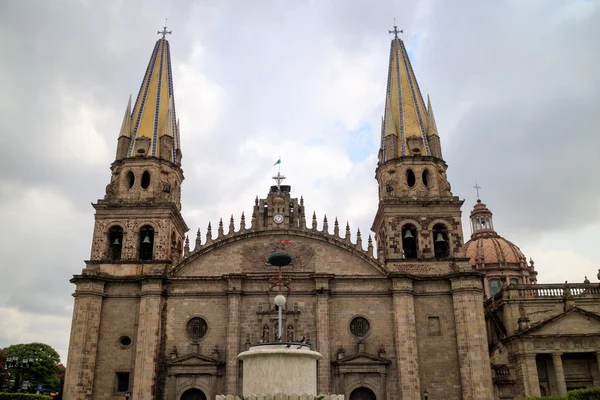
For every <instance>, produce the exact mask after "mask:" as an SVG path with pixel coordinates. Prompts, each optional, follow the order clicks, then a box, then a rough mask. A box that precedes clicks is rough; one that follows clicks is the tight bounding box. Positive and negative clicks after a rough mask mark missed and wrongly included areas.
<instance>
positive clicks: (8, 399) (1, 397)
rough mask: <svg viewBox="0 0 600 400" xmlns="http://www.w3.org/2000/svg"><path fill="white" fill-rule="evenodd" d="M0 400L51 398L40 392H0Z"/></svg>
mask: <svg viewBox="0 0 600 400" xmlns="http://www.w3.org/2000/svg"><path fill="white" fill-rule="evenodd" d="M0 400H52V397H50V396H42V395H41V394H29V393H2V392H0Z"/></svg>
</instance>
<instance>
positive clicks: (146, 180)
mask: <svg viewBox="0 0 600 400" xmlns="http://www.w3.org/2000/svg"><path fill="white" fill-rule="evenodd" d="M148 186H150V172H148V171H144V173H143V174H142V189H148Z"/></svg>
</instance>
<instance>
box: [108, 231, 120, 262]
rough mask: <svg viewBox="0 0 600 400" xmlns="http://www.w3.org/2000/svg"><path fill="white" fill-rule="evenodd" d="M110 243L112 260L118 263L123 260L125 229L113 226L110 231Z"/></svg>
mask: <svg viewBox="0 0 600 400" xmlns="http://www.w3.org/2000/svg"><path fill="white" fill-rule="evenodd" d="M108 243H109V254H110V259H111V260H113V261H118V260H120V259H121V250H122V249H123V228H121V227H120V226H116V225H115V226H113V227H111V228H110V229H109V230H108Z"/></svg>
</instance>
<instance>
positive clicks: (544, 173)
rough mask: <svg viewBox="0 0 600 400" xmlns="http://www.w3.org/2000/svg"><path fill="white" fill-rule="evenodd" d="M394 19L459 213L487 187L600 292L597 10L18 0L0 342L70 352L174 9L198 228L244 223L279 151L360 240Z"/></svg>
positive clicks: (319, 202)
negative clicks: (121, 152) (151, 69)
mask: <svg viewBox="0 0 600 400" xmlns="http://www.w3.org/2000/svg"><path fill="white" fill-rule="evenodd" d="M393 17H395V18H396V21H397V25H398V26H399V29H403V30H404V36H403V39H404V41H405V43H406V45H407V48H408V49H409V51H410V55H411V59H412V63H413V67H414V69H415V73H416V75H417V79H418V81H419V85H420V87H421V89H422V92H423V93H429V94H430V95H431V99H432V103H433V108H434V110H435V115H436V120H437V123H438V129H439V132H440V136H441V139H442V146H443V152H444V157H445V158H446V161H447V162H448V164H449V169H448V174H449V178H450V181H451V183H452V189H453V192H454V194H455V195H458V196H460V197H461V198H464V199H465V200H466V201H465V205H464V206H463V213H464V215H465V216H466V217H467V216H468V214H469V212H470V209H471V207H472V206H473V204H474V202H475V200H476V194H475V190H474V189H473V188H472V187H473V185H474V184H475V181H477V182H478V183H479V184H480V185H481V186H482V187H483V189H482V190H481V197H482V200H483V201H484V202H485V203H486V204H487V205H488V206H489V208H490V209H491V210H492V211H493V212H494V223H495V227H496V228H497V231H498V232H499V233H500V234H501V235H503V236H504V237H506V238H507V239H509V240H511V241H513V242H514V243H516V244H517V245H518V246H519V247H520V248H521V249H522V250H523V251H524V253H525V254H526V256H528V257H533V259H534V260H535V261H536V267H537V269H538V271H539V279H540V282H563V281H565V280H568V281H572V282H581V281H583V279H584V276H585V275H587V276H588V277H589V278H590V279H591V280H592V281H597V279H596V273H597V269H598V268H600V255H599V253H598V251H597V248H598V245H597V242H598V240H599V238H600V178H598V171H600V156H599V155H598V152H599V150H600V133H599V132H598V127H599V126H600V112H599V111H600V68H599V67H598V65H600V50H599V49H600V1H598V0H529V1H525V0H513V1H508V0H504V1H502V0H499V1H486V2H484V1H476V0H472V1H445V0H418V1H417V0H414V1H409V0H406V1H391V0H390V1H377V2H373V1H366V0H364V1H358V0H339V1H334V0H331V1H326V0H318V1H317V0H313V1H283V0H280V1H275V0H273V1H266V0H265V1H262V0H257V1H251V2H248V1H241V0H239V1H219V2H217V1H208V0H203V1H191V0H190V1H178V2H169V1H129V0H128V1H124V0H123V1H118V0H107V1H88V0H70V1H67V0H48V1H42V0H38V1H34V0H19V1H17V0H13V1H9V0H5V1H1V2H0V49H2V51H3V55H2V56H1V57H0V88H1V93H0V138H1V143H0V221H2V227H3V229H2V230H1V231H0V254H1V255H2V261H1V263H0V277H1V279H0V347H3V346H6V345H9V344H14V343H20V342H30V341H42V342H46V343H48V344H50V345H52V346H54V347H55V348H56V349H57V350H58V351H59V353H60V354H61V357H62V359H63V360H66V353H67V346H68V340H69V331H70V322H71V311H72V304H73V299H72V297H71V293H72V292H73V289H74V287H73V285H72V284H71V283H69V279H70V277H71V276H72V275H73V274H76V273H79V272H80V271H81V269H82V268H83V267H84V266H85V264H84V262H83V260H84V259H88V258H89V253H90V245H91V238H92V226H93V208H92V207H91V205H90V203H91V202H94V201H96V200H97V199H98V198H101V197H102V196H103V195H104V188H105V186H106V184H107V183H108V182H109V180H110V170H109V165H110V163H111V162H112V161H113V160H114V154H115V150H116V143H117V142H116V138H117V135H118V133H119V128H120V124H121V120H122V115H123V112H124V110H125V106H126V103H127V98H128V97H129V95H130V94H133V95H134V96H135V95H136V94H137V91H138V89H139V85H140V83H141V80H142V76H143V73H144V71H145V68H146V65H147V62H148V59H149V57H150V54H151V51H152V48H153V46H154V42H155V40H156V39H157V36H156V31H157V30H158V29H160V28H161V27H162V26H163V24H164V19H165V18H168V25H169V29H172V31H173V34H172V35H171V36H169V40H170V42H171V50H172V60H173V72H174V82H175V101H176V103H177V111H178V116H179V118H180V119H181V132H182V146H183V155H184V158H183V168H184V171H185V176H186V180H185V183H184V186H183V207H184V209H183V212H184V216H185V218H186V221H187V223H188V225H189V226H190V227H191V228H192V232H194V231H195V230H196V229H197V228H200V229H201V231H202V232H203V234H204V233H205V232H206V226H207V224H208V221H213V224H214V223H215V222H217V221H218V219H219V217H223V218H224V219H226V220H227V219H228V218H229V216H230V215H231V214H234V217H235V218H236V225H237V223H238V221H239V215H240V214H241V212H242V211H245V212H246V214H247V215H250V213H251V209H252V205H253V202H254V197H255V196H256V195H259V196H261V197H264V196H265V195H266V193H267V191H268V188H269V185H270V184H271V182H272V181H271V180H270V177H271V176H272V175H273V174H274V173H275V172H276V168H274V167H273V166H272V165H273V162H274V161H275V160H276V159H277V158H278V157H279V156H281V158H282V172H283V173H284V174H285V175H286V176H287V177H288V180H287V183H289V184H291V185H292V186H293V194H295V195H297V196H299V195H300V194H303V195H304V199H305V203H306V205H307V208H308V209H309V210H310V211H311V213H312V210H316V212H317V215H318V216H319V219H322V216H323V214H327V216H328V219H329V220H330V221H333V217H334V216H337V217H338V218H339V219H340V221H343V222H342V223H344V224H345V222H346V221H349V222H350V226H351V228H352V230H353V232H354V231H355V230H356V228H358V227H360V229H361V231H362V233H363V237H364V238H366V234H367V232H369V228H370V226H371V222H372V219H373V216H374V214H375V211H376V207H377V191H376V181H375V179H374V170H375V165H376V153H377V150H378V143H379V139H378V136H379V132H380V120H381V114H382V112H383V106H384V93H385V87H386V78H387V63H388V55H389V45H390V39H391V38H390V35H388V33H387V31H388V29H391V28H392V25H393V19H392V18H393ZM463 222H468V221H463ZM330 224H331V223H330ZM464 225H465V231H466V232H467V234H468V232H469V227H468V225H467V224H464ZM330 226H331V225H330Z"/></svg>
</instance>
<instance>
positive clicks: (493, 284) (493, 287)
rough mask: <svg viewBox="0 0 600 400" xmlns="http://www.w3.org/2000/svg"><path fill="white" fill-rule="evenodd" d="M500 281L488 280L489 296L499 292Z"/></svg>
mask: <svg viewBox="0 0 600 400" xmlns="http://www.w3.org/2000/svg"><path fill="white" fill-rule="evenodd" d="M500 287H501V284H500V279H490V296H493V295H495V294H496V293H498V292H499V291H500Z"/></svg>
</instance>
